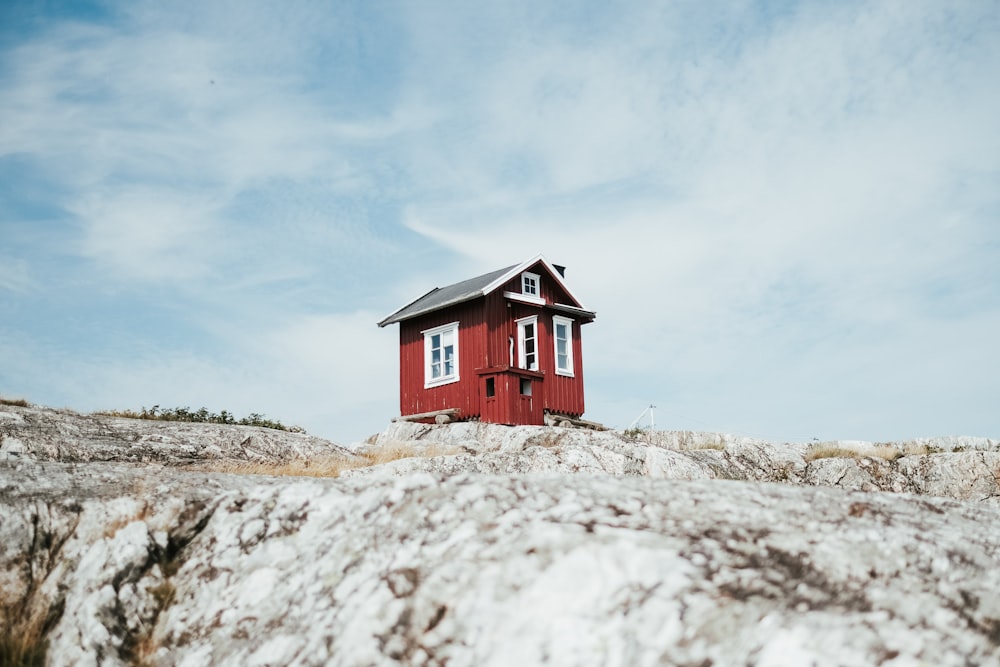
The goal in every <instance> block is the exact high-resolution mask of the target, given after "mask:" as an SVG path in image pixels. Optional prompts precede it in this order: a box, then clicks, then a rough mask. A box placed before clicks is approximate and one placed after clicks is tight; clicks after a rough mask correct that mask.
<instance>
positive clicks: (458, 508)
mask: <svg viewBox="0 0 1000 667" xmlns="http://www.w3.org/2000/svg"><path fill="white" fill-rule="evenodd" d="M19 465H20V468H19V469H18V467H15V466H12V465H11V464H9V463H6V464H5V463H0V489H2V490H3V491H4V493H3V494H2V495H0V512H2V514H0V516H3V517H4V520H3V522H2V524H0V544H5V545H9V544H19V545H21V548H22V549H23V552H21V553H19V552H18V549H17V548H6V549H5V550H4V551H3V552H2V553H3V560H2V563H0V565H2V566H3V569H4V570H5V571H8V572H9V571H15V572H18V573H19V574H20V575H21V576H20V577H19V578H17V579H18V580H20V581H22V582H23V581H24V579H25V577H24V573H25V572H26V570H25V567H26V566H25V561H26V560H27V561H30V562H32V563H33V565H32V566H31V569H32V571H33V572H34V573H35V577H36V579H41V583H40V584H39V585H37V586H35V589H34V591H33V592H32V591H28V598H29V606H32V605H33V606H41V605H48V606H49V608H50V609H51V608H59V609H61V613H60V614H59V615H58V621H57V622H56V623H54V625H53V627H52V629H51V631H50V633H49V638H50V649H49V655H48V658H49V662H50V664H55V665H62V664H102V665H113V664H123V663H126V664H127V663H129V662H133V663H134V662H139V661H144V662H145V663H147V664H159V665H205V664H215V665H444V664H447V665H452V666H456V665H510V664H541V663H545V664H553V665H590V664H599V665H660V664H676V665H709V664H712V665H737V664H739V665H743V664H754V665H759V666H761V667H766V666H772V667H778V666H784V665H810V664H812V665H819V666H825V665H830V666H833V665H892V666H900V665H920V664H925V665H940V666H948V665H968V664H976V665H988V664H996V662H997V655H998V651H1000V509H998V508H995V507H990V506H987V505H984V504H981V503H980V504H973V503H960V502H955V501H951V500H945V499H937V498H922V497H919V496H914V495H909V494H884V493H862V492H848V491H843V490H840V489H833V488H819V487H807V486H792V485H779V484H766V483H756V482H753V483H751V482H740V481H724V480H701V481H680V480H651V479H642V478H637V477H625V476H623V477H613V476H608V475H606V474H599V475H588V474H582V475H568V474H545V475H510V474H505V475H467V474H462V475H457V476H440V475H431V474H428V473H415V474H413V475H408V476H403V477H398V478H397V477H380V476H375V477H359V478H356V479H351V480H300V479H294V478H286V479H278V478H258V479H249V478H246V477H240V476H233V475H216V476H211V475H203V474H197V473H187V472H182V471H175V470H171V469H169V468H156V469H147V468H137V467H124V466H114V465H112V464H88V465H77V466H70V465H65V464H54V463H36V462H22V463H21V464H19ZM92 471H93V472H92ZM149 477H152V478H154V479H155V481H150V480H149V479H148V478H149ZM71 480H72V481H71ZM111 480H117V484H111V483H109V482H110V481H111ZM58 488H65V489H69V490H70V491H71V492H70V491H68V492H67V493H66V494H64V495H63V496H62V497H59V496H58V495H57V494H55V491H54V490H55V489H58ZM137 489H144V491H143V495H142V501H141V502H137V498H138V497H139V494H138V493H137V491H136V490H137ZM70 495H71V496H72V498H70V497H69V496H70ZM31 526H34V529H30V530H26V527H31ZM26 532H27V533H30V534H32V535H33V537H29V538H27V539H25V537H24V534H25V533H26ZM157 534H161V538H160V539H159V540H158V539H157V538H156V535H157ZM162 534H166V536H167V538H166V539H163V538H162ZM163 543H166V544H168V547H167V548H163V547H162V546H161V544H163ZM40 544H48V545H50V546H49V547H48V548H47V549H38V548H37V547H38V545H40ZM56 544H59V545H61V546H59V548H57V549H55V550H53V547H52V546H51V545H56ZM32 545H35V546H34V547H33V546H32ZM26 556H27V559H26V558H25V557H26ZM165 584H168V585H169V589H171V590H172V591H173V593H172V594H171V595H164V594H163V590H164V589H165V588H168V586H165ZM10 586H11V580H8V581H7V583H6V584H5V586H4V588H3V591H4V595H5V599H6V600H8V601H10V600H11V599H12V594H13V593H15V592H16V591H14V590H13V589H11V587H10ZM14 588H17V586H16V585H15V586H14ZM18 590H20V592H21V593H25V592H26V588H25V586H24V585H23V583H22V585H21V587H20V589H18ZM157 591H159V592H158V593H157ZM14 597H16V595H14ZM6 613H10V608H9V607H8V608H7V610H6Z"/></svg>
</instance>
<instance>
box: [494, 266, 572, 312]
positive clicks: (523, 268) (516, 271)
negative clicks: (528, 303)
mask: <svg viewBox="0 0 1000 667" xmlns="http://www.w3.org/2000/svg"><path fill="white" fill-rule="evenodd" d="M538 262H541V263H542V265H543V266H544V267H545V268H546V270H547V271H548V273H549V275H550V276H551V277H552V279H553V280H555V281H556V284H558V285H559V287H561V288H562V289H563V291H564V292H566V294H568V295H569V297H570V298H571V299H573V300H574V301H576V302H577V303H579V304H580V310H581V311H583V312H585V313H590V312H591V311H589V310H587V309H586V308H584V307H583V304H582V303H581V302H580V300H579V299H578V298H576V295H575V294H573V292H572V291H571V290H570V289H569V287H567V286H566V283H565V282H563V279H562V276H560V275H559V272H558V271H556V267H554V266H552V264H550V263H549V260H547V259H545V255H541V254H539V255H535V256H534V257H532V258H531V259H529V260H528V261H526V262H523V263H521V264H518V265H517V266H515V267H514V268H512V269H511V270H510V271H508V272H507V273H505V274H503V275H502V276H500V277H499V278H497V279H496V280H494V281H493V282H491V283H490V284H489V285H487V286H486V287H484V288H483V294H484V295H486V294H489V293H490V292H492V291H493V290H495V289H497V288H498V287H500V286H501V285H503V284H504V283H505V282H507V281H508V280H510V279H511V278H513V277H514V276H518V275H520V274H522V273H524V272H525V271H527V270H528V269H529V268H531V266H532V265H533V264H536V263H538ZM571 307H573V308H575V307H576V306H571Z"/></svg>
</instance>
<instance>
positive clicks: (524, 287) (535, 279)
mask: <svg viewBox="0 0 1000 667" xmlns="http://www.w3.org/2000/svg"><path fill="white" fill-rule="evenodd" d="M532 285H533V286H534V289H533V290H529V289H528V287H529V286H532ZM521 294H524V295H525V296H530V297H534V298H536V299H540V298H542V277H541V276H540V275H538V274H537V273H531V272H529V271H525V272H524V273H522V274H521Z"/></svg>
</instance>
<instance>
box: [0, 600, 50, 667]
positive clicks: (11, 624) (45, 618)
mask: <svg viewBox="0 0 1000 667" xmlns="http://www.w3.org/2000/svg"><path fill="white" fill-rule="evenodd" d="M19 607H20V605H10V606H7V605H5V606H4V609H3V611H2V612H0V613H2V614H3V619H4V622H3V625H0V665H4V667H7V666H8V665H9V666H10V667H42V665H44V664H45V653H46V651H47V650H48V647H49V642H48V639H46V635H47V631H48V630H49V629H50V628H51V626H52V625H54V624H55V620H57V619H58V615H55V616H53V615H51V614H48V615H46V614H40V615H39V614H35V615H31V614H29V615H27V617H21V618H19V616H22V615H23V614H24V612H23V610H21V614H18V610H19V609H18V608H19ZM50 617H51V618H50Z"/></svg>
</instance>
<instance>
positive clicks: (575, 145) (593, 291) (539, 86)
mask: <svg viewBox="0 0 1000 667" xmlns="http://www.w3.org/2000/svg"><path fill="white" fill-rule="evenodd" d="M998 82H1000V5H998V4H997V3H996V2H991V1H988V0H982V1H970V2H963V1H961V0H957V1H955V2H940V1H939V0H879V1H877V2H852V1H845V2H836V3H831V2H826V1H825V0H824V1H821V2H801V3H797V2H768V1H761V2H740V1H735V2H721V3H706V2H701V1H686V0H678V1H674V2H667V1H665V0H664V1H661V2H642V1H629V2H621V3H618V2H606V1H601V2H560V1H555V0H553V1H552V2H542V3H539V2H518V1H516V0H511V1H506V0H505V1H503V2H482V3H466V2H459V1H457V0H454V1H436V0H427V1H421V2H400V3H394V2H391V1H386V2H381V1H363V2H348V1H345V2H336V3H330V2H325V1H315V2H310V1H309V0H301V1H299V0H295V1H289V2H280V3H278V2H267V1H256V0H238V1H237V0H233V1H225V0H219V1H216V0H199V1H190V2H189V1H185V0H179V1H178V2H170V3H163V2H159V1H147V0H121V1H118V0H107V1H100V0H92V1H81V2H59V1H55V0H53V1H44V0H37V1H25V0H5V2H3V3H2V4H0V91H2V92H0V395H3V396H7V397H24V398H27V399H28V400H29V401H31V402H33V403H37V404H42V405H48V406H53V407H69V408H72V409H75V410H78V411H81V412H89V411H95V410H108V409H126V408H130V409H139V408H140V407H150V406H153V405H160V406H163V407H180V406H191V407H201V406H205V407H207V408H208V409H210V410H212V411H220V410H228V411H230V412H233V413H236V414H237V415H245V414H248V413H250V412H259V413H264V414H265V415H267V416H268V417H270V418H272V419H278V420H280V421H282V422H284V423H286V424H296V425H300V426H302V427H304V428H306V429H307V430H308V431H309V432H310V433H314V434H316V435H320V436H323V437H327V438H330V439H332V440H335V441H337V442H342V443H350V442H353V441H356V440H359V439H361V438H364V437H366V436H368V435H370V434H372V433H376V432H378V431H380V430H381V429H382V428H384V426H385V424H386V423H387V422H388V421H389V419H390V418H391V417H393V416H395V415H397V414H398V411H399V403H398V373H399V370H398V364H399V362H398V352H397V345H398V327H387V328H386V329H379V328H377V327H376V322H377V321H379V320H380V319H382V318H383V317H385V316H386V315H388V314H389V313H391V312H393V311H395V310H396V309H397V308H399V307H401V306H402V305H404V304H405V303H407V302H409V301H411V300H412V299H414V298H416V297H417V296H420V295H421V294H423V293H425V292H426V291H427V290H429V289H430V288H432V287H435V286H444V285H447V284H450V283H453V282H458V281H460V280H463V279H466V278H470V277H473V276H476V275H479V274H483V273H486V272H489V271H492V270H495V269H498V268H501V267H504V266H509V265H511V264H518V263H520V262H522V261H524V260H527V259H529V258H531V257H533V256H535V255H536V254H539V253H542V254H544V255H545V256H546V258H548V259H549V260H550V261H551V262H554V263H557V264H563V265H566V266H567V274H566V277H567V284H568V285H569V286H570V288H571V289H572V290H573V292H574V293H575V294H576V295H577V296H578V297H579V299H580V300H581V301H582V302H583V304H584V305H585V306H586V307H587V308H590V309H593V310H595V311H597V314H598V316H597V320H596V321H595V322H594V323H593V324H590V325H587V326H586V327H585V328H584V330H583V347H584V369H585V378H586V400H587V414H586V417H587V418H589V419H593V420H596V421H600V422H603V423H605V424H607V425H609V426H615V427H628V426H630V425H631V424H632V423H633V421H634V420H635V419H636V418H638V417H639V416H640V414H641V413H642V412H643V410H644V409H645V408H646V406H648V405H655V409H654V415H655V424H656V427H657V428H665V429H685V430H698V431H720V432H727V433H734V434H743V435H749V436H755V437H761V438H768V439H774V440H786V441H811V440H812V439H814V438H815V439H819V440H831V439H856V440H873V441H878V440H895V439H905V438H913V437H930V436H939V435H969V436H985V437H994V438H996V437H1000V83H998ZM648 424H649V417H648V415H646V416H644V417H643V418H642V420H641V421H640V425H648Z"/></svg>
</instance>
